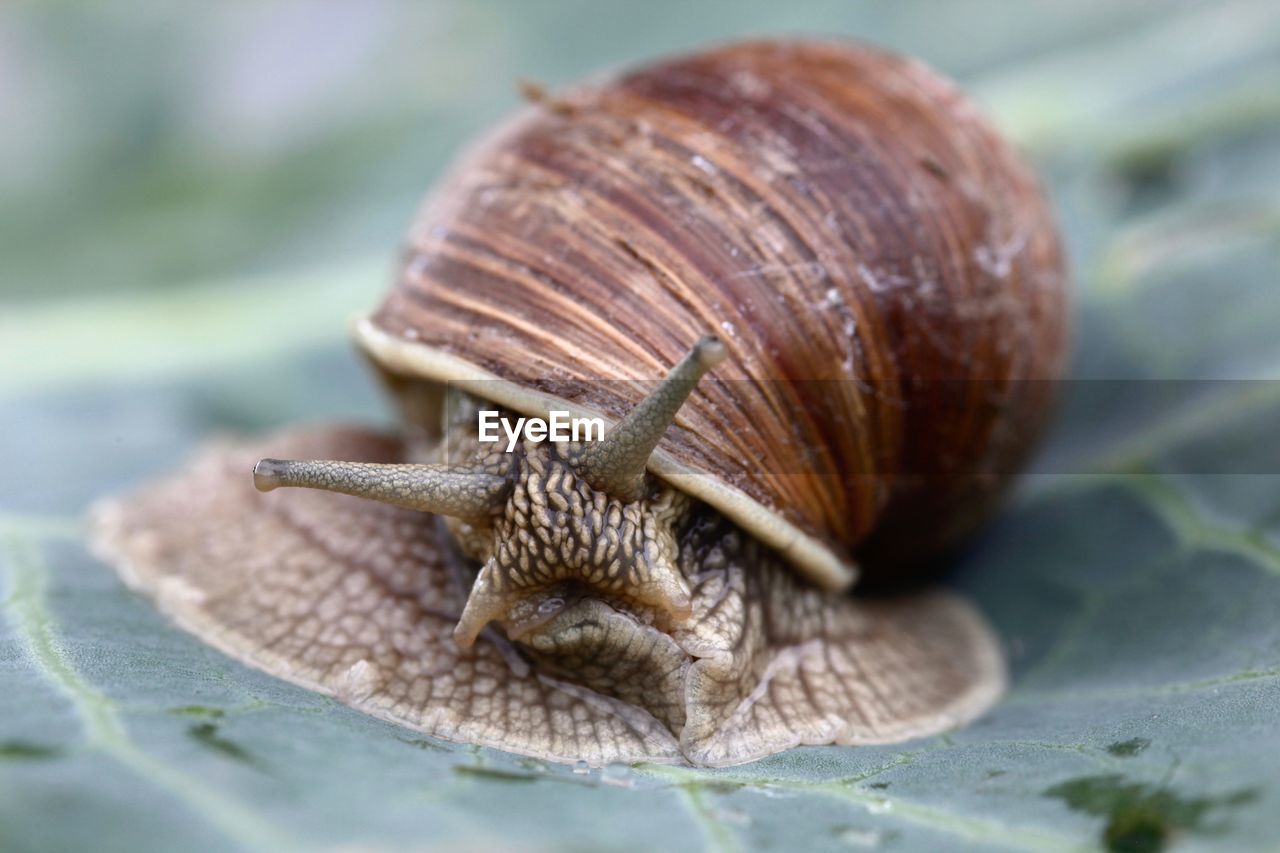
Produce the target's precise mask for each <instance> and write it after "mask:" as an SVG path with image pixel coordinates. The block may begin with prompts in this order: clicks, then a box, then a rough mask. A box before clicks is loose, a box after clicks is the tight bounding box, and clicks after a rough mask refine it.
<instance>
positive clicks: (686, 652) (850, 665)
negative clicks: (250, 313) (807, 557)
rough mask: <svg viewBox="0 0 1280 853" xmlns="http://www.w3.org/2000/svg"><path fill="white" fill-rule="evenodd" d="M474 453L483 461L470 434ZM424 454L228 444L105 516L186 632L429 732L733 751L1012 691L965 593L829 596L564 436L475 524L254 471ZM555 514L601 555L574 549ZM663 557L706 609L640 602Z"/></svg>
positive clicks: (460, 450)
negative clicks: (602, 469) (602, 477)
mask: <svg viewBox="0 0 1280 853" xmlns="http://www.w3.org/2000/svg"><path fill="white" fill-rule="evenodd" d="M455 454H459V455H462V456H467V457H469V459H470V461H471V462H472V463H475V462H477V461H481V462H483V461H484V460H483V459H482V458H478V457H477V455H476V454H477V451H476V450H475V448H468V447H467V446H466V445H465V442H457V443H452V446H451V448H450V457H451V458H452V457H453V456H454V455H455ZM405 455H406V450H405V448H404V446H403V445H402V444H401V442H399V441H398V440H394V439H391V438H387V437H382V436H378V435H375V434H372V433H368V432H363V431H358V430H343V429H314V430H311V431H306V432H293V433H288V434H284V435H280V436H276V437H274V438H271V439H268V440H264V441H260V442H257V443H251V444H238V443H223V444H218V445H215V446H212V447H210V448H208V449H207V450H205V451H204V452H203V453H202V454H200V455H199V456H198V457H197V458H196V459H194V460H193V461H192V462H191V463H189V464H188V465H187V466H186V467H185V468H184V469H183V470H181V471H180V472H178V473H177V474H175V475H173V476H172V477H170V478H169V479H166V480H163V481H160V482H157V483H155V484H152V485H150V486H148V487H146V488H144V489H142V490H141V491H139V492H137V493H135V494H133V495H130V496H127V497H125V498H122V499H115V500H111V501H106V502H104V503H102V504H100V505H99V506H98V507H96V508H95V511H94V517H93V525H94V539H95V544H96V548H97V551H98V553H100V554H101V555H102V556H103V557H104V558H105V559H107V560H109V561H110V562H112V563H113V564H115V565H116V566H117V567H118V569H119V571H120V573H121V576H122V577H123V578H124V579H125V580H126V582H127V583H128V584H129V585H130V586H131V587H133V588H134V589H137V590H139V591H141V592H143V593H145V594H147V595H149V596H150V597H152V598H154V599H155V600H156V601H157V603H158V604H159V606H160V608H161V609H162V610H164V611H165V612H166V613H167V614H168V615H169V616H170V617H171V618H173V619H174V620H175V621H176V622H177V623H178V624H179V625H180V626H182V627H183V628H185V629H186V630H188V631H191V632H192V633H194V634H196V635H197V636H199V637H201V638H202V639H203V640H205V641H206V642H209V643H210V644H212V645H214V646H216V647H218V648H220V649H222V650H223V651H225V652H227V653H228V654H231V655H233V656H235V657H237V658H239V659H240V660H243V661H245V662H246V663H248V664H250V665H253V666H256V667H258V668H260V669H263V670H265V671H266V672H269V673H271V674H273V675H276V676H279V677H281V678H285V679H287V680H289V681H292V682H294V683H297V684H300V685H303V686H305V687H308V688H311V689H315V690H319V691H322V692H325V693H328V694H332V695H334V696H336V697H338V698H339V699H341V700H342V701H344V702H346V703H348V704H350V705H352V706H354V707H356V708H358V709H360V710H362V711H365V712H367V713H370V714H374V715H376V716H379V717H382V718H384V719H387V720H391V721H393V722H396V723H399V724H402V725H405V726H409V727H411V728H414V729H418V730H421V731H423V732H426V733H428V734H432V735H437V736H440V737H443V738H448V739H450V740H455V741H461V742H466V743H476V744H483V745H487V746H493V747H498V748H501V749H506V750H510V751H512V752H517V753H522V754H526V755H532V756H537V757H541V758H547V759H552V760H560V761H577V760H585V761H587V762H589V763H592V764H603V763H607V762H610V761H638V760H653V761H665V762H685V763H691V764H699V765H726V764H734V763H738V762H743V761H748V760H751V759H754V758H758V757H761V756H764V755H768V754H770V753H773V752H777V751H780V750H783V749H786V748H789V747H791V746H795V745H798V744H821V743H846V744H855V743H882V742H887V741H896V740H903V739H906V738H910V737H914V736H920V735H926V734H931V733H934V732H938V731H941V730H944V729H948V728H951V727H953V726H956V725H959V724H961V723H963V722H965V721H967V720H968V719H971V718H972V717H974V716H976V715H977V714H979V713H981V712H982V711H983V710H985V709H986V708H987V707H988V706H989V705H990V704H991V703H992V702H993V701H994V700H995V698H996V697H997V696H998V694H999V692H1000V689H1001V687H1002V684H1003V670H1002V664H1001V659H1000V654H999V652H998V649H997V647H996V644H995V641H994V639H993V637H992V636H991V634H990V633H989V631H988V629H987V627H986V626H985V623H984V622H983V621H982V620H981V618H980V617H979V616H978V615H977V614H975V613H974V612H973V611H972V610H971V609H970V608H969V607H968V605H966V604H965V603H964V602H962V601H961V600H959V599H958V598H956V597H954V596H952V595H950V594H948V593H944V592H938V591H933V592H925V593H916V594H913V595H911V596H907V597H903V598H900V599H875V600H866V601H860V600H858V599H856V598H852V597H846V596H838V595H832V594H829V593H823V592H820V591H818V590H816V589H813V588H810V587H808V586H806V585H804V583H803V582H802V581H801V580H800V579H799V577H798V576H797V575H796V574H795V573H794V572H792V571H791V570H790V569H789V568H788V567H786V566H785V565H784V564H782V563H781V562H780V561H779V560H778V559H777V558H776V557H775V556H773V554H772V553H771V552H769V551H768V550H767V549H765V548H763V547H761V546H760V545H759V544H758V543H756V542H755V541H753V540H752V539H750V537H747V536H745V535H744V534H743V533H742V532H741V531H739V530H738V529H736V528H735V527H734V526H733V525H732V524H730V523H728V522H726V521H725V520H723V519H722V518H720V517H719V516H718V515H717V514H716V513H714V512H713V511H711V510H709V509H708V508H706V507H705V506H702V505H700V504H697V503H695V502H693V501H691V500H689V499H688V498H686V497H684V496H682V495H679V494H677V493H673V492H672V491H671V490H670V489H669V488H667V487H665V486H663V485H662V484H661V483H659V482H657V481H653V482H652V483H651V488H650V489H649V490H648V491H647V493H646V495H645V496H644V497H643V498H641V499H639V500H638V501H635V502H631V503H629V504H622V503H620V502H618V501H615V500H613V499H610V498H608V497H606V496H604V495H599V494H594V493H593V490H592V489H591V487H590V486H588V485H585V484H584V483H582V482H580V481H578V480H576V479H574V478H572V476H565V475H564V471H563V470H561V471H560V472H559V473H558V474H556V477H555V478H552V477H551V476H550V474H552V473H553V471H554V469H556V468H557V465H558V463H557V453H556V451H555V450H554V449H553V448H552V447H551V446H550V445H525V446H524V447H523V448H521V449H520V450H519V451H518V452H517V453H516V454H513V456H515V457H517V458H515V459H514V460H513V459H512V457H510V456H506V455H505V454H502V457H503V458H502V459H496V458H494V459H492V460H490V462H491V464H493V465H495V466H496V465H504V466H512V465H515V466H516V470H518V471H520V472H522V475H521V477H520V478H518V481H517V485H516V486H515V487H514V488H513V490H512V494H511V497H510V499H509V500H508V503H507V505H505V506H504V507H503V508H502V509H501V510H499V511H497V512H496V514H495V515H494V516H493V517H492V518H489V519H482V520H479V521H475V522H468V523H466V524H463V523H460V522H448V523H446V522H445V520H444V519H441V518H438V517H436V516H432V515H428V514H426V513H421V512H415V511H411V510H405V509H400V508H396V507H391V506H386V505H383V504H379V503H376V502H373V501H367V500H362V499H359V498H353V497H348V496H345V495H335V494H330V493H324V492H314V491H309V490H301V489H287V490H281V491H279V492H273V493H271V494H261V493H258V492H256V491H255V490H254V488H253V486H252V483H251V480H250V478H249V476H248V472H249V470H250V469H251V467H252V466H253V463H254V462H255V461H256V460H257V459H258V458H259V457H262V456H280V457H294V458H331V459H351V460H362V461H374V462H394V461H404V458H405ZM553 479H554V481H553ZM552 495H555V497H552ZM540 501H541V502H545V504H546V506H549V507H551V508H553V509H556V511H557V512H560V513H568V514H569V515H572V514H573V512H574V511H575V510H574V509H573V505H574V502H575V501H577V502H580V509H581V511H582V512H583V513H585V514H584V515H583V516H582V517H581V518H580V519H579V521H580V522H583V523H581V524H579V527H578V528H577V532H576V534H575V533H574V532H573V525H572V524H570V525H566V524H564V523H563V522H564V521H565V518H564V517H558V518H553V517H545V516H544V517H543V518H542V520H541V521H539V522H531V514H536V512H532V513H531V512H530V510H529V509H528V507H529V506H534V507H535V508H536V506H540V505H541V504H539V502H540ZM522 506H524V507H525V509H524V510H521V507H522ZM597 507H603V508H604V509H605V513H604V515H603V516H600V517H597V516H596V515H595V508H597ZM544 508H545V507H544ZM522 511H523V512H524V517H523V520H521V519H520V518H519V517H518V516H519V514H520V513H521V512H522ZM628 518H630V519H632V520H633V521H635V522H637V523H638V524H639V529H638V531H637V530H633V529H632V528H631V527H627V525H629V524H630V523H631V522H629V521H627V520H626V519H628ZM615 524H616V525H617V526H611V525H615ZM624 527H626V531H624V529H623V528H624ZM597 529H598V530H599V531H600V532H598V533H597V532H592V531H594V530H597ZM538 530H541V531H542V535H543V536H552V537H553V536H555V535H556V533H557V531H559V532H560V533H561V535H562V536H564V537H572V536H574V535H578V536H583V537H585V539H586V540H588V541H584V542H581V543H578V544H582V545H584V546H588V547H586V549H585V550H584V551H583V552H582V554H580V555H579V556H581V557H582V559H580V560H577V561H575V560H573V559H569V560H565V559H560V558H558V557H557V556H556V555H557V554H559V553H560V551H559V550H557V549H555V548H552V547H551V546H549V545H548V544H547V542H546V541H544V539H543V538H542V536H540V535H539V533H538ZM609 530H612V531H613V534H609V533H607V532H606V531H609ZM610 535H613V536H616V538H617V539H618V541H619V545H618V548H617V551H618V553H619V554H622V555H624V556H628V555H629V556H628V559H624V560H621V561H614V560H611V559H609V558H608V557H607V554H606V552H607V550H608V549H607V548H605V549H604V550H603V551H601V552H600V553H601V555H602V557H601V559H595V548H594V545H595V544H596V543H597V542H598V538H599V537H600V536H604V537H606V538H607V537H609V536H610ZM564 541H568V539H565V540H564ZM627 541H630V542H633V543H634V549H633V546H631V545H625V544H623V543H624V542H627ZM566 553H569V554H570V556H572V555H573V554H574V553H576V549H571V550H570V551H567V552H566ZM631 558H635V559H631ZM482 561H488V562H490V563H491V564H492V566H493V567H494V568H493V570H492V571H493V572H494V573H495V575H496V576H499V577H500V582H499V583H498V586H499V587H500V593H501V596H502V601H503V605H504V606H503V608H501V610H500V611H495V615H494V617H493V618H494V620H495V624H493V625H491V626H490V627H489V628H487V629H485V630H483V631H481V632H480V633H479V634H478V636H477V638H476V640H475V642H474V644H473V645H471V646H469V647H467V646H466V645H465V643H459V642H458V641H457V640H455V636H454V629H455V625H456V624H457V623H458V621H459V619H460V617H461V616H462V614H463V612H464V608H466V607H467V606H468V605H467V601H468V594H469V592H471V588H472V586H473V584H475V579H476V577H477V573H478V572H479V571H480V568H481V565H482ZM615 562H616V566H615ZM610 566H615V568H610ZM664 573H668V577H669V578H676V579H677V581H678V583H679V584H682V585H683V586H684V587H685V588H687V589H688V591H689V600H688V607H687V609H682V608H679V607H677V608H675V609H674V610H673V609H672V608H670V607H664V606H659V605H655V604H654V603H653V602H654V601H657V600H658V599H657V598H654V599H653V600H651V601H645V600H640V599H638V598H637V595H636V593H635V589H636V588H637V587H636V585H635V584H634V583H633V581H635V579H636V578H641V577H646V576H650V575H654V576H656V575H663V574H664ZM667 603H668V604H669V603H670V602H669V601H668V602H667ZM677 603H679V602H677ZM486 621H487V620H486ZM509 635H511V636H514V637H516V639H511V636H509Z"/></svg>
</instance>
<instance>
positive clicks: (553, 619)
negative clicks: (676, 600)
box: [499, 582, 687, 641]
mask: <svg viewBox="0 0 1280 853" xmlns="http://www.w3.org/2000/svg"><path fill="white" fill-rule="evenodd" d="M604 613H611V614H616V615H617V616H618V617H619V618H621V619H624V620H626V622H627V623H628V624H632V625H634V626H636V627H637V628H646V629H650V630H655V631H659V632H662V633H669V632H670V631H671V630H673V628H674V627H675V625H676V624H678V623H681V622H683V621H684V620H685V618H686V617H687V614H685V613H683V612H682V613H675V614H673V613H671V612H668V611H666V610H664V609H662V608H659V607H652V606H646V605H645V604H642V603H640V602H636V601H634V600H632V599H628V598H623V597H620V596H616V595H609V594H608V593H604V592H601V591H600V590H598V589H595V588H593V587H591V586H588V585H586V584H582V583H576V582H565V583H558V584H554V585H552V586H549V587H545V588H542V589H538V590H533V591H530V592H528V593H526V594H525V595H524V596H523V597H521V598H520V599H519V600H518V601H516V602H514V603H513V604H512V606H511V607H510V609H509V610H508V611H507V613H506V616H505V617H503V618H502V619H501V620H499V621H500V623H501V624H502V627H503V629H504V630H505V631H506V634H507V637H508V638H509V639H511V640H514V641H523V640H526V639H531V638H533V637H535V636H540V635H548V634H555V633H557V631H559V630H563V629H564V627H565V626H566V625H571V624H573V623H574V622H575V620H578V619H579V618H580V617H581V616H582V615H584V614H596V615H600V614H604ZM619 624H620V625H621V624H623V623H619Z"/></svg>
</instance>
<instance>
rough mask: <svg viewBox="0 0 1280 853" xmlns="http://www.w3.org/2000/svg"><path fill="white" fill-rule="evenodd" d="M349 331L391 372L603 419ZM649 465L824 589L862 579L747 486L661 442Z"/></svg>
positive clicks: (511, 402) (411, 343)
mask: <svg viewBox="0 0 1280 853" xmlns="http://www.w3.org/2000/svg"><path fill="white" fill-rule="evenodd" d="M351 334H352V337H354V339H355V342H356V344H357V346H358V347H359V348H360V349H361V350H362V351H363V352H364V353H365V354H367V355H368V356H370V357H371V359H372V361H373V362H374V363H375V364H377V365H378V366H379V368H380V369H381V370H382V371H384V372H385V373H386V374H388V375H392V376H394V375H400V376H407V377H418V378H422V379H428V380H433V381H436V382H440V383H450V384H452V385H454V386H455V387H457V388H460V389H462V390H464V391H469V392H471V393H475V394H479V395H481V396H482V397H483V398H484V399H486V400H489V401H491V402H494V403H497V404H498V405H501V406H505V407H507V408H509V409H513V410H515V411H517V412H520V413H521V414H524V415H529V416H533V417H546V416H547V413H548V412H549V411H550V410H551V409H552V408H556V409H566V410H569V412H570V414H571V415H572V416H574V417H603V415H602V413H600V412H596V411H593V410H590V409H586V408H584V407H581V406H577V405H575V404H573V403H571V402H569V401H567V400H564V399H562V398H558V397H553V396H550V395H547V394H542V393H539V392H537V391H531V390H530V389H528V388H523V387H521V386H519V385H516V384H515V383H513V382H509V381H507V380H504V379H502V378H501V377H500V376H496V375H494V374H493V373H490V372H489V371H487V370H484V369H482V368H480V367H478V366H476V365H475V364H473V363H472V362H470V361H468V360H466V359H464V358H461V357H460V356H457V355H453V354H451V353H449V352H446V351H444V350H440V349H436V348H435V347H432V346H430V345H428V344H425V343H423V342H421V341H417V340H409V339H407V338H404V337H399V336H397V335H394V334H392V333H391V332H389V331H387V330H385V329H383V328H381V327H379V326H378V325H377V323H376V322H374V320H373V318H372V317H369V316H358V317H356V318H355V319H354V321H353V323H352V330H351ZM695 351H696V352H697V353H698V358H699V360H700V361H701V360H702V359H703V358H707V359H712V360H713V361H711V363H710V366H714V365H715V364H718V363H719V361H720V360H723V359H724V358H725V357H726V355H727V352H726V348H725V346H724V343H723V342H722V341H721V340H720V339H719V338H718V337H716V336H714V335H707V336H706V337H704V338H702V339H701V340H699V341H698V344H697V345H696V347H695ZM605 420H606V422H608V421H609V420H610V419H608V418H605ZM647 467H648V470H649V471H650V472H652V473H653V474H654V475H655V476H657V477H659V478H661V479H663V480H665V481H666V482H668V483H670V484H671V485H673V486H675V487H676V488H679V489H680V490H682V491H684V492H685V493H686V494H688V495H690V496H692V497H695V498H697V499H699V500H701V501H703V502H705V503H706V504H708V505H710V506H712V507H714V508H715V509H717V510H719V511H720V512H722V513H724V514H725V516H726V517H727V518H729V519H730V520H732V521H733V522H735V523H736V524H738V525H739V526H740V527H742V528H743V529H744V530H745V531H747V532H748V533H751V534H752V535H754V536H755V537H756V538H757V539H759V540H760V541H761V542H763V543H764V544H765V545H768V546H769V547H771V548H773V549H774V551H776V552H777V553H778V554H779V556H781V557H782V558H783V559H785V560H786V561H787V562H789V563H790V564H791V565H792V566H793V567H795V568H796V569H797V570H798V571H799V572H800V573H801V574H802V575H803V576H804V577H805V578H807V579H808V580H809V581H810V582H812V583H814V584H816V585H818V586H819V587H821V588H823V589H826V590H830V591H832V592H843V591H845V590H848V589H849V588H850V587H851V586H853V584H854V582H855V581H856V580H857V578H858V569H857V566H856V564H854V563H853V562H852V561H851V560H850V558H849V556H848V554H847V553H842V552H840V551H838V550H837V548H836V546H834V545H833V544H831V543H829V542H825V541H823V540H822V539H820V538H819V537H816V536H813V535H811V534H809V533H806V532H805V531H804V530H802V529H801V528H799V527H797V526H796V525H795V524H793V523H792V522H790V521H788V520H786V519H784V518H782V517H780V516H779V515H778V514H777V513H776V512H774V511H773V510H771V509H769V508H768V507H766V506H764V505H763V504H761V503H760V502H759V501H757V500H756V499H754V498H752V497H751V496H750V495H748V494H746V493H745V492H743V491H741V490H739V489H737V488H735V487H733V486H730V485H728V484H725V483H722V482H720V481H718V480H716V479H714V478H713V477H711V476H709V475H708V474H707V473H706V472H705V471H702V470H699V469H697V468H693V467H691V466H689V465H686V464H684V463H682V462H680V461H679V460H677V459H675V458H674V457H673V456H672V455H671V454H670V453H667V452H666V451H664V450H662V449H661V448H658V449H657V450H654V451H653V453H652V454H650V456H649V464H648V466H647Z"/></svg>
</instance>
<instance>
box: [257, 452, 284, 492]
mask: <svg viewBox="0 0 1280 853" xmlns="http://www.w3.org/2000/svg"><path fill="white" fill-rule="evenodd" d="M284 467H285V463H284V462H283V461H282V460H279V459H259V460H258V464H257V465H254V466H253V487H254V488H255V489H257V490H258V491H260V492H269V491H271V490H272V489H278V488H280V487H281V486H283V485H284V480H283V478H282V476H281V475H282V474H283V473H284Z"/></svg>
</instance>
